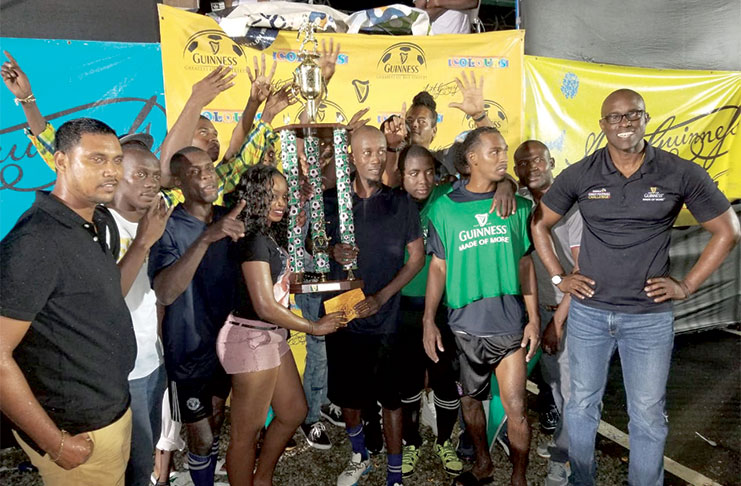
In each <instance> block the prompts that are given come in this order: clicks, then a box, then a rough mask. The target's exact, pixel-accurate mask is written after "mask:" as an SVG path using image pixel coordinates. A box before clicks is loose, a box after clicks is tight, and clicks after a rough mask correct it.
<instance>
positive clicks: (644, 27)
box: [521, 0, 741, 71]
mask: <svg viewBox="0 0 741 486" xmlns="http://www.w3.org/2000/svg"><path fill="white" fill-rule="evenodd" d="M521 6H522V10H521V11H522V21H523V27H524V28H525V29H526V30H527V36H526V37H525V53H526V54H531V55H535V56H549V57H559V58H564V59H572V60H577V61H589V62H604V63H610V64H623V65H627V66H642V67H652V68H671V69H717V70H729V71H739V70H741V28H739V26H741V1H740V0H705V1H702V2H698V1H697V0H652V1H650V2H646V1H643V0H626V1H623V2H604V1H600V2H585V1H583V0H521Z"/></svg>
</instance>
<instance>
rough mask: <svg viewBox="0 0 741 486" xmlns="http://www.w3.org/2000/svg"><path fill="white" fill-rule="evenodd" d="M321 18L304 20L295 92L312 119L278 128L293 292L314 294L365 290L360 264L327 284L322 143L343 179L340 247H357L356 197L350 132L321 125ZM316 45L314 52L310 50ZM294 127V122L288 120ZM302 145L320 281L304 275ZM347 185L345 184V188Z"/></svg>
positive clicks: (323, 90)
mask: <svg viewBox="0 0 741 486" xmlns="http://www.w3.org/2000/svg"><path fill="white" fill-rule="evenodd" d="M318 21H319V19H315V21H314V22H310V21H309V18H308V16H307V17H306V18H305V19H304V22H303V24H302V25H301V29H300V31H299V37H300V36H301V35H303V36H304V37H303V40H302V42H301V46H300V47H299V54H298V58H299V60H300V64H299V65H298V67H297V68H296V70H295V71H294V73H293V84H292V87H291V89H292V91H293V93H294V95H295V96H296V97H297V98H302V99H303V100H305V102H304V112H305V113H306V117H307V120H306V121H305V122H302V123H299V124H293V125H289V124H286V125H285V126H283V127H280V128H277V129H276V132H278V133H279V135H280V139H281V157H282V161H283V172H284V174H285V176H286V181H287V183H288V192H289V222H288V235H289V237H288V253H289V257H290V267H291V271H292V272H293V275H294V276H293V280H292V282H291V293H314V292H337V291H346V290H350V289H355V288H360V287H362V286H363V281H362V280H360V279H357V278H355V276H354V275H353V272H352V270H353V269H355V268H357V262H356V261H353V262H352V263H351V264H348V265H345V267H344V268H345V270H346V271H347V272H348V278H347V279H345V280H327V274H328V273H329V270H330V267H329V254H328V250H329V238H328V237H327V231H326V225H325V219H324V204H323V202H324V201H323V197H322V193H323V191H322V174H321V171H322V169H321V165H320V160H319V159H320V157H321V153H320V150H319V147H320V145H319V142H320V140H325V141H326V140H331V141H332V142H331V143H332V145H333V147H334V158H335V167H336V174H337V180H338V186H337V190H338V198H339V201H338V204H339V208H338V210H339V212H340V221H339V223H340V241H339V242H338V243H346V244H350V245H354V244H355V235H354V232H353V230H354V225H353V214H352V196H351V193H350V170H349V162H348V155H347V127H346V126H344V125H342V124H340V121H339V120H338V123H332V124H329V123H317V122H316V118H317V111H318V108H319V105H320V104H321V102H322V100H323V99H324V98H325V96H326V94H327V84H326V82H325V81H324V78H323V76H322V69H321V68H320V67H319V64H318V63H317V61H318V59H319V53H318V52H317V48H318V43H317V40H316V37H315V36H314V30H315V28H316V27H317V23H318ZM307 44H311V45H312V47H313V48H312V49H311V50H309V49H308V48H307ZM286 123H288V120H286ZM298 143H302V144H303V146H304V147H303V148H304V154H305V156H306V162H307V166H308V171H309V172H308V174H304V176H305V177H306V178H307V179H308V181H309V184H310V185H311V188H312V196H311V199H309V207H310V210H311V211H310V215H309V216H310V219H309V221H310V225H309V226H310V233H311V242H312V247H313V248H312V249H311V253H312V255H313V257H314V258H313V259H314V266H315V267H316V268H315V272H314V274H316V275H317V276H316V277H309V274H305V273H304V263H303V256H304V254H305V252H306V251H307V249H306V248H305V247H304V237H305V234H304V233H303V232H302V229H301V228H300V227H299V226H298V214H299V212H300V211H301V209H302V207H301V204H300V189H299V185H300V183H299V161H298V152H299V150H298V147H297V145H298ZM340 182H342V184H340Z"/></svg>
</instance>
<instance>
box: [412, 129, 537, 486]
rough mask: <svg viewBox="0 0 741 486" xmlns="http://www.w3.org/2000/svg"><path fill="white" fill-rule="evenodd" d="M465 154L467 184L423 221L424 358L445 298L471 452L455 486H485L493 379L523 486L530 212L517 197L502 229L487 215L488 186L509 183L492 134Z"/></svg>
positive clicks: (431, 349)
mask: <svg viewBox="0 0 741 486" xmlns="http://www.w3.org/2000/svg"><path fill="white" fill-rule="evenodd" d="M463 153H464V154H465V157H466V161H467V162H468V166H469V167H470V169H471V175H470V179H469V180H468V182H467V183H465V184H460V185H459V186H458V187H457V188H456V189H455V190H453V191H452V192H450V193H449V194H447V195H445V196H442V197H440V198H438V200H437V201H436V202H435V203H434V204H433V206H432V208H431V209H430V213H429V228H428V236H427V252H428V253H431V254H432V259H431V261H430V268H429V272H428V277H427V296H426V299H425V312H424V318H423V328H424V338H423V341H424V346H425V352H426V353H427V355H428V356H429V357H430V359H432V360H433V361H438V354H437V353H438V351H441V352H442V351H443V350H444V349H445V348H444V343H443V341H442V339H441V334H440V331H439V329H438V328H437V326H436V325H435V314H436V312H437V308H438V305H439V304H440V300H441V298H442V295H443V292H444V293H445V301H446V305H447V307H448V308H449V309H450V310H449V314H448V324H449V326H450V328H451V329H452V330H453V332H454V335H455V341H456V346H457V348H458V357H459V361H460V377H459V381H460V384H461V387H462V392H463V393H462V394H463V397H462V399H461V405H462V409H463V418H464V420H465V421H466V427H467V429H468V432H469V434H470V435H471V438H472V439H473V442H474V447H475V449H476V460H475V463H474V467H473V469H472V470H471V471H470V472H468V473H464V474H462V475H461V476H459V477H458V478H457V479H456V483H455V484H460V485H464V486H467V485H471V484H474V485H478V484H488V483H489V482H491V473H492V470H493V468H494V466H493V464H492V461H491V457H490V456H489V452H488V447H487V442H486V419H485V416H484V410H483V407H482V406H481V401H482V400H485V399H486V398H487V397H488V395H489V384H490V380H491V372H492V371H494V372H495V373H496V377H497V381H498V383H499V388H500V393H501V399H502V405H503V406H504V410H505V412H506V414H507V417H508V424H507V429H508V434H509V440H510V446H511V447H510V448H511V455H510V458H511V461H512V464H513V472H512V484H513V485H518V486H519V485H525V484H526V481H525V471H526V469H527V463H528V452H529V449H530V426H529V424H528V422H527V416H526V403H527V400H526V395H525V382H526V379H527V370H526V362H527V361H529V360H530V358H532V356H533V355H534V354H535V351H536V349H537V347H538V344H539V341H540V319H539V316H538V305H537V290H536V282H535V271H534V269H533V264H532V259H531V257H530V256H529V252H530V251H531V243H530V238H529V236H528V217H529V215H530V205H529V204H528V203H527V202H526V201H525V200H524V199H522V198H521V197H520V196H517V210H516V212H515V214H514V215H512V216H510V217H509V218H507V219H502V218H500V217H499V216H497V215H496V214H493V213H489V204H490V199H491V197H492V195H493V191H494V189H495V187H496V183H497V182H499V181H501V180H503V179H504V178H505V176H506V174H507V143H506V142H505V140H504V138H503V137H502V135H501V134H500V133H499V132H498V131H497V130H496V129H494V128H490V127H484V128H477V129H476V130H474V131H472V132H471V133H469V134H468V135H467V136H466V139H465V141H464V142H463ZM528 345H529V348H530V349H529V351H526V349H525V348H526V347H527V346H528Z"/></svg>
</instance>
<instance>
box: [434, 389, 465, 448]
mask: <svg viewBox="0 0 741 486" xmlns="http://www.w3.org/2000/svg"><path fill="white" fill-rule="evenodd" d="M460 405H461V401H460V399H458V398H454V399H453V400H442V399H440V398H438V396H437V394H435V415H437V443H438V444H440V445H443V444H444V443H445V441H446V440H449V439H450V435H451V434H452V433H453V427H455V421H456V420H457V419H458V409H459V408H460Z"/></svg>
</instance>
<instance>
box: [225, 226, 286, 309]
mask: <svg viewBox="0 0 741 486" xmlns="http://www.w3.org/2000/svg"><path fill="white" fill-rule="evenodd" d="M234 250H235V251H236V253H237V255H236V261H237V262H239V264H240V265H241V264H242V263H244V262H256V261H257V262H267V263H268V264H269V265H270V278H271V279H272V280H273V284H275V283H277V282H278V278H279V277H280V275H281V274H282V273H283V270H284V269H285V265H286V258H285V256H284V253H283V252H281V251H280V249H279V248H278V244H277V243H276V242H275V241H273V239H272V238H270V237H268V236H265V235H263V234H257V233H255V234H251V235H247V236H245V237H244V238H242V239H241V240H239V242H237V244H236V245H235V246H234ZM238 302H239V303H238V306H237V308H236V309H235V310H234V315H235V316H237V317H242V318H244V319H252V320H260V317H259V316H258V315H257V313H256V312H255V308H254V307H253V306H252V300H251V299H250V293H249V291H248V290H247V284H246V283H245V281H244V277H243V278H241V279H240V280H239V301H238Z"/></svg>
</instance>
